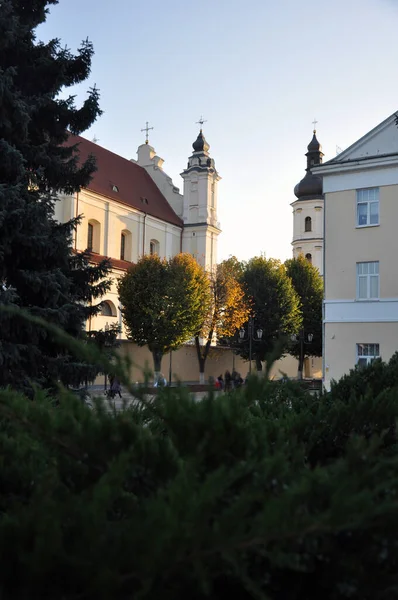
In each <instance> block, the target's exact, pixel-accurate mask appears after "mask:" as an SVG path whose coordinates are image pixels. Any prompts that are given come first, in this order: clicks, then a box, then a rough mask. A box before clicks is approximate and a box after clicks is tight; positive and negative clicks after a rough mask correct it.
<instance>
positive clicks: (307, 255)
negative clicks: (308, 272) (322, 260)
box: [305, 253, 312, 264]
mask: <svg viewBox="0 0 398 600" xmlns="http://www.w3.org/2000/svg"><path fill="white" fill-rule="evenodd" d="M305 258H306V259H307V260H308V262H309V263H311V264H312V254H309V253H308V254H306V255H305Z"/></svg>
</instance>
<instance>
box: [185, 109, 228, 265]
mask: <svg viewBox="0 0 398 600" xmlns="http://www.w3.org/2000/svg"><path fill="white" fill-rule="evenodd" d="M203 123H205V121H204V120H203V117H201V118H200V120H199V124H200V126H201V127H200V131H199V134H198V136H197V138H196V140H195V141H194V142H193V144H192V148H193V153H192V154H191V156H190V157H189V159H188V165H187V168H186V169H185V170H184V171H183V172H182V173H181V177H182V178H183V180H184V194H183V197H184V201H183V221H184V232H183V238H182V250H183V252H189V253H190V254H193V256H195V258H196V259H197V260H198V262H200V263H201V264H202V265H203V266H204V267H205V268H207V269H213V268H214V267H215V265H216V264H217V238H218V236H219V234H220V232H221V230H220V227H219V223H218V217H217V184H218V182H219V181H220V179H221V177H220V176H219V174H218V172H217V170H216V166H215V162H214V159H213V158H211V157H210V154H209V150H210V145H209V144H208V142H207V141H206V139H205V137H204V135H203V129H202V127H203Z"/></svg>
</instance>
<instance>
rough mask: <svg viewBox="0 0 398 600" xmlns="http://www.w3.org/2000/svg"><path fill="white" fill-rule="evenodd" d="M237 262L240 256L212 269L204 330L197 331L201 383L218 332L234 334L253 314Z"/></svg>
mask: <svg viewBox="0 0 398 600" xmlns="http://www.w3.org/2000/svg"><path fill="white" fill-rule="evenodd" d="M236 264H237V260H236V258H234V257H231V258H229V259H228V260H224V261H223V262H222V263H220V264H219V265H217V266H216V268H215V270H214V271H212V272H210V273H209V282H210V303H209V309H208V313H207V315H206V318H205V320H204V321H203V324H202V327H201V329H200V331H199V332H198V333H197V335H195V345H196V353H197V356H198V362H199V381H200V383H204V373H205V364H206V359H207V357H208V355H209V351H210V347H211V343H212V341H213V338H214V335H217V338H218V339H220V338H227V337H231V336H233V335H234V334H235V332H236V330H237V329H239V328H240V327H241V326H242V325H243V323H245V322H246V321H247V318H248V316H249V301H248V300H247V299H246V296H245V290H244V288H243V285H242V284H241V283H240V282H239V280H238V278H237V272H236V268H235V266H236ZM201 342H202V343H201Z"/></svg>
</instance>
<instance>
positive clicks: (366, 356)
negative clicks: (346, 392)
mask: <svg viewBox="0 0 398 600" xmlns="http://www.w3.org/2000/svg"><path fill="white" fill-rule="evenodd" d="M355 348H356V364H357V365H360V366H364V367H365V366H367V365H370V364H371V363H372V362H373V361H374V360H376V359H377V358H380V344H376V343H371V344H369V343H367V344H356V345H355ZM360 361H362V362H360ZM364 361H366V362H364Z"/></svg>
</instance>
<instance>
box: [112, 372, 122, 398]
mask: <svg viewBox="0 0 398 600" xmlns="http://www.w3.org/2000/svg"><path fill="white" fill-rule="evenodd" d="M116 394H119V397H120V398H121V397H122V386H121V385H120V381H119V380H118V378H117V377H115V376H113V377H112V379H111V397H112V398H114V397H115V396H116Z"/></svg>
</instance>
